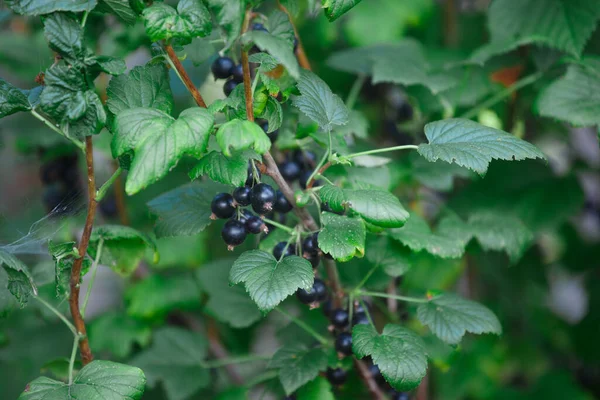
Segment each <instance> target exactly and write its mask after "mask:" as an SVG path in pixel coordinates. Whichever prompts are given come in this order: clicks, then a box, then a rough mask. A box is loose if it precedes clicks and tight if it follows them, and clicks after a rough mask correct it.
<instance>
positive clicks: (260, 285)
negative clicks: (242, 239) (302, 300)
mask: <svg viewBox="0 0 600 400" xmlns="http://www.w3.org/2000/svg"><path fill="white" fill-rule="evenodd" d="M313 280H314V274H313V271H312V267H311V265H310V263H309V262H308V261H307V260H305V259H304V258H302V257H298V256H288V257H284V258H282V259H281V260H280V261H278V260H276V259H275V257H273V255H271V254H269V253H266V252H264V251H262V250H250V251H246V252H244V253H242V254H241V255H240V257H239V258H238V259H237V260H235V262H234V263H233V266H232V267H231V271H230V273H229V281H230V282H231V283H232V284H237V283H244V284H245V286H246V291H248V293H250V297H251V298H252V300H254V302H255V303H256V304H257V305H258V308H260V310H261V311H263V312H267V311H271V310H272V309H273V308H275V307H276V306H277V305H278V304H279V303H281V302H282V301H283V300H284V299H285V298H286V297H288V296H289V295H291V294H294V293H295V292H296V290H298V288H302V289H309V288H310V287H311V286H312V284H313Z"/></svg>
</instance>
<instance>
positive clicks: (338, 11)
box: [321, 0, 361, 22]
mask: <svg viewBox="0 0 600 400" xmlns="http://www.w3.org/2000/svg"><path fill="white" fill-rule="evenodd" d="M321 2H322V4H323V11H325V15H326V16H327V19H328V20H329V21H330V22H333V21H335V20H336V19H338V18H339V17H341V16H342V15H343V14H345V13H346V12H348V11H349V10H350V9H351V8H352V7H354V6H355V5H357V4H358V3H360V2H361V0H321Z"/></svg>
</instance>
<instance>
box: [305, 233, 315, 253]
mask: <svg viewBox="0 0 600 400" xmlns="http://www.w3.org/2000/svg"><path fill="white" fill-rule="evenodd" d="M318 237H319V234H318V233H314V234H312V235H310V236H307V237H306V239H304V242H302V251H303V252H304V254H307V255H310V256H314V255H318V254H319V241H318Z"/></svg>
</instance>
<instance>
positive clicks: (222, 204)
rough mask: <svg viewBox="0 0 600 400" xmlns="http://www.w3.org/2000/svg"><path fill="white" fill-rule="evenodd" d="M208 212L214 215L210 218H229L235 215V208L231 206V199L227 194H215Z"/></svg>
mask: <svg viewBox="0 0 600 400" xmlns="http://www.w3.org/2000/svg"><path fill="white" fill-rule="evenodd" d="M210 210H211V211H212V213H213V214H214V217H212V216H211V218H213V219H216V218H223V219H224V218H231V217H233V214H234V213H235V206H234V205H233V197H232V196H231V195H230V194H229V193H219V194H217V195H216V196H215V197H214V198H213V200H212V203H210Z"/></svg>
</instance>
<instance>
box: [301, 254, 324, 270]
mask: <svg viewBox="0 0 600 400" xmlns="http://www.w3.org/2000/svg"><path fill="white" fill-rule="evenodd" d="M304 258H306V259H307V260H308V261H309V262H310V265H312V267H313V268H317V267H318V266H319V264H320V263H321V257H319V256H318V255H315V256H308V257H307V256H306V255H304Z"/></svg>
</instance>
